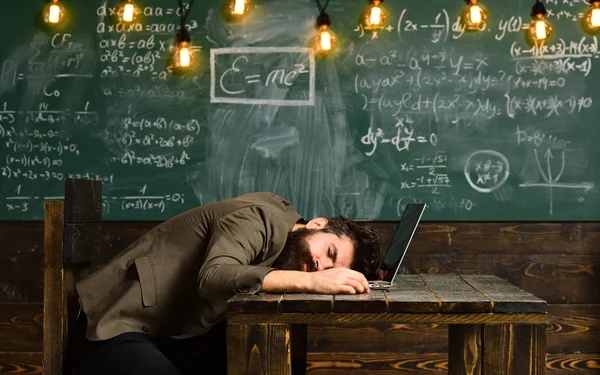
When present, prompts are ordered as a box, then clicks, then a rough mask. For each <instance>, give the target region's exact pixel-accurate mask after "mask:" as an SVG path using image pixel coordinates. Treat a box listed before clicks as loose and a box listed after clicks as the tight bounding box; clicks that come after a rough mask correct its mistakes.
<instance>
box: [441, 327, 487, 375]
mask: <svg viewBox="0 0 600 375" xmlns="http://www.w3.org/2000/svg"><path fill="white" fill-rule="evenodd" d="M481 335H482V326H481V325H479V324H450V325H449V326H448V375H481V359H482V353H481ZM486 375H487V373H486Z"/></svg>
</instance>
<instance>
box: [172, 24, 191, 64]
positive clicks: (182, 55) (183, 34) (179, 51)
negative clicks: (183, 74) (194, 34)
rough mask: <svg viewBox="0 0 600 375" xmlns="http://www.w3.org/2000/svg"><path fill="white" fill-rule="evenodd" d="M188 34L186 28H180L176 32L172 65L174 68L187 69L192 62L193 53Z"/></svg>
mask: <svg viewBox="0 0 600 375" xmlns="http://www.w3.org/2000/svg"><path fill="white" fill-rule="evenodd" d="M190 40H191V38H190V35H189V34H188V32H187V30H185V29H182V30H180V31H179V33H177V37H176V40H175V55H173V67H174V68H176V69H187V68H189V67H190V66H192V64H193V62H194V55H193V53H192V49H191V46H190Z"/></svg>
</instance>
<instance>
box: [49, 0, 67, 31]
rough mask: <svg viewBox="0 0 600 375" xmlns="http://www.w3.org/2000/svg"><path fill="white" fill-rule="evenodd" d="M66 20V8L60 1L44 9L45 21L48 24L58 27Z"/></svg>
mask: <svg viewBox="0 0 600 375" xmlns="http://www.w3.org/2000/svg"><path fill="white" fill-rule="evenodd" d="M64 18H65V8H64V7H63V6H62V5H61V4H59V3H58V0H52V1H51V2H50V3H49V4H48V5H46V7H45V8H44V21H45V22H46V23H48V24H53V25H56V24H58V23H61V22H62V21H63V19H64Z"/></svg>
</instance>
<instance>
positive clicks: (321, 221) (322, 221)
mask: <svg viewBox="0 0 600 375" xmlns="http://www.w3.org/2000/svg"><path fill="white" fill-rule="evenodd" d="M327 223H328V220H327V219H326V218H324V217H316V218H314V219H312V220H311V221H309V222H308V223H306V229H323V228H325V226H326V225H327Z"/></svg>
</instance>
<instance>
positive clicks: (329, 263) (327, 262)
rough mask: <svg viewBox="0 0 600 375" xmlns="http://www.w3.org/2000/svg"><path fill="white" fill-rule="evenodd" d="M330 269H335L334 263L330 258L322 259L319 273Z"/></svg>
mask: <svg viewBox="0 0 600 375" xmlns="http://www.w3.org/2000/svg"><path fill="white" fill-rule="evenodd" d="M328 268H333V261H332V260H331V259H330V258H328V257H325V258H320V259H319V271H322V270H326V269H328Z"/></svg>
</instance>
